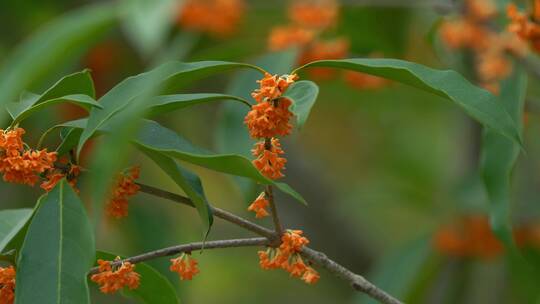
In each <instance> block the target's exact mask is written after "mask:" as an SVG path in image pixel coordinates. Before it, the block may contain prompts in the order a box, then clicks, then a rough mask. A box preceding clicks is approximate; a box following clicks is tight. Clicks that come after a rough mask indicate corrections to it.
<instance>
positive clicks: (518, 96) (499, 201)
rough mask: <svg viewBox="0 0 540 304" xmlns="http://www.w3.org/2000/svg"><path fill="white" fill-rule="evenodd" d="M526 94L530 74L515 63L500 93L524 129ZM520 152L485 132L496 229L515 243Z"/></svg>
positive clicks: (485, 171)
mask: <svg viewBox="0 0 540 304" xmlns="http://www.w3.org/2000/svg"><path fill="white" fill-rule="evenodd" d="M526 93H527V73H526V71H525V70H524V68H523V67H522V66H521V65H515V67H514V73H513V74H512V76H511V77H509V78H508V79H506V80H505V81H503V83H502V86H501V96H500V99H501V101H502V104H503V106H504V107H505V108H506V110H507V111H508V113H510V115H511V116H512V118H513V119H514V121H515V122H516V124H517V125H518V128H519V132H520V133H521V132H522V129H523V110H524V106H525V97H526ZM519 153H520V146H519V145H517V144H516V143H515V142H513V141H511V140H509V139H508V138H506V137H504V136H501V135H500V134H499V133H497V132H495V131H494V130H491V129H486V130H485V131H484V134H483V143H482V154H481V170H482V177H483V180H484V185H485V187H486V190H487V194H488V198H489V201H490V203H491V205H490V221H491V226H492V229H493V232H494V233H495V234H496V235H497V236H498V237H499V238H500V239H501V240H502V241H503V242H504V243H505V244H507V245H512V243H513V241H512V225H511V223H510V207H511V199H510V198H511V190H512V189H511V177H512V171H513V169H514V166H515V164H516V161H517V158H518V156H519Z"/></svg>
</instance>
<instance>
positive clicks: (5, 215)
mask: <svg viewBox="0 0 540 304" xmlns="http://www.w3.org/2000/svg"><path fill="white" fill-rule="evenodd" d="M31 216H32V209H12V210H2V211H0V252H1V253H4V251H5V249H6V247H7V246H8V244H9V243H10V242H11V241H12V240H13V239H14V238H15V237H16V235H17V234H18V233H19V231H21V230H23V229H24V226H25V225H26V223H27V222H28V220H29V219H30V217H31Z"/></svg>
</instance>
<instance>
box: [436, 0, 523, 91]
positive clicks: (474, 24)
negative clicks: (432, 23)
mask: <svg viewBox="0 0 540 304" xmlns="http://www.w3.org/2000/svg"><path fill="white" fill-rule="evenodd" d="M463 12H464V14H463V15H462V16H459V17H457V18H453V19H450V20H446V21H445V22H444V23H443V24H442V26H441V28H440V34H441V38H442V40H443V41H444V42H445V44H446V45H447V46H448V47H449V48H452V49H467V50H470V51H471V52H472V53H473V54H474V57H475V72H476V75H477V77H478V82H479V83H480V85H481V86H483V87H484V88H486V89H488V90H490V91H491V92H492V93H495V94H498V92H499V82H500V81H501V80H502V79H504V78H505V77H507V76H508V75H510V73H511V72H512V60H511V59H510V58H509V56H508V55H510V54H511V55H515V56H520V57H521V56H524V55H525V54H526V52H527V47H526V45H525V44H524V43H523V42H522V41H521V40H520V39H518V37H517V36H516V35H515V34H514V33H512V32H507V31H504V32H497V31H495V30H494V28H495V18H496V17H497V16H498V11H497V7H496V5H495V3H494V2H493V1H492V0H467V1H465V7H464V10H463Z"/></svg>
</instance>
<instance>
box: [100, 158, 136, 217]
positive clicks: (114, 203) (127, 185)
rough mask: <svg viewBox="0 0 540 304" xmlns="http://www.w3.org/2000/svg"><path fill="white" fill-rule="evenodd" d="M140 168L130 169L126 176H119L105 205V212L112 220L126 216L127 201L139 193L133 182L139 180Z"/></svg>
mask: <svg viewBox="0 0 540 304" xmlns="http://www.w3.org/2000/svg"><path fill="white" fill-rule="evenodd" d="M139 174H140V168H139V167H138V166H137V167H132V168H131V169H130V170H129V172H128V174H120V176H119V177H118V179H117V182H116V185H115V188H114V189H113V191H112V195H111V198H110V200H109V202H108V203H107V207H106V212H107V214H108V215H110V216H112V217H114V218H117V219H119V218H122V217H126V216H127V215H128V199H129V198H130V197H131V196H133V195H135V194H137V192H139V189H140V187H139V185H137V184H136V183H135V180H136V179H138V178H139Z"/></svg>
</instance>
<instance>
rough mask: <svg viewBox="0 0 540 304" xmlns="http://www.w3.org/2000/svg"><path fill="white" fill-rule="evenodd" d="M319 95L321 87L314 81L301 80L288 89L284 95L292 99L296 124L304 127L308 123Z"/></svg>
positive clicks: (300, 127)
mask: <svg viewBox="0 0 540 304" xmlns="http://www.w3.org/2000/svg"><path fill="white" fill-rule="evenodd" d="M318 95H319V87H318V86H317V85H316V84H315V83H314V82H312V81H307V80H303V81H299V82H297V83H294V84H293V85H292V86H291V87H290V88H288V89H287V91H286V92H285V94H283V96H284V97H287V98H289V99H290V100H292V102H293V104H292V106H291V111H292V112H293V113H294V115H295V116H296V126H297V127H298V129H302V127H303V126H304V124H305V123H306V121H307V119H308V117H309V113H310V112H311V108H312V107H313V105H314V104H315V101H316V100H317V96H318Z"/></svg>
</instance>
